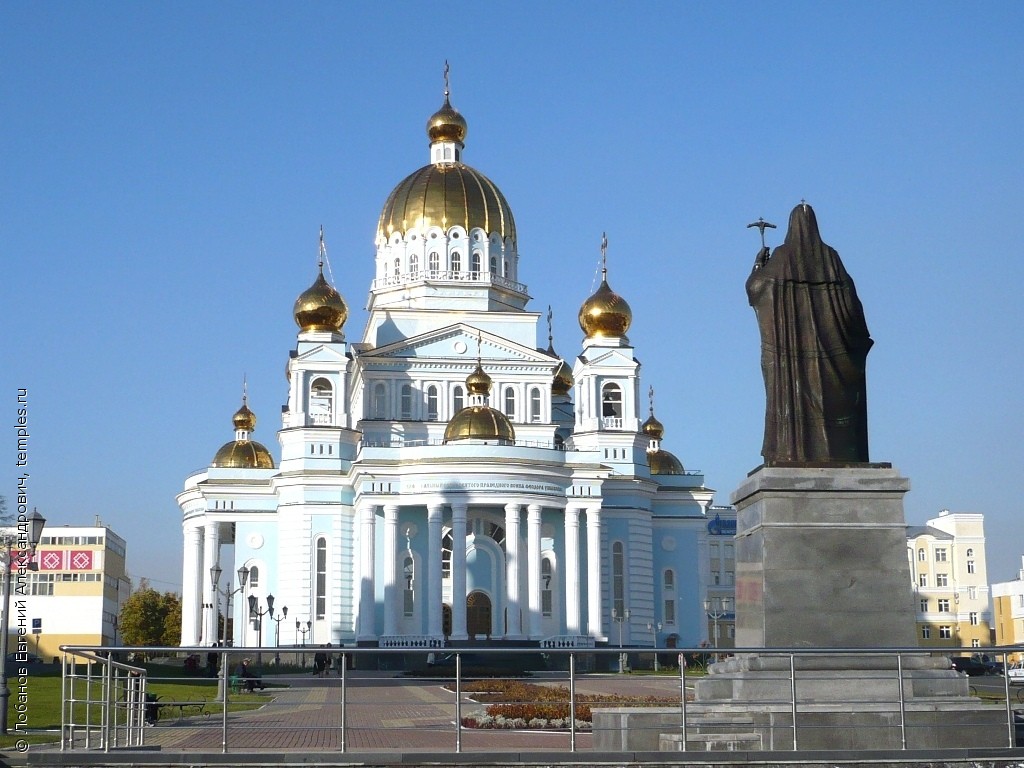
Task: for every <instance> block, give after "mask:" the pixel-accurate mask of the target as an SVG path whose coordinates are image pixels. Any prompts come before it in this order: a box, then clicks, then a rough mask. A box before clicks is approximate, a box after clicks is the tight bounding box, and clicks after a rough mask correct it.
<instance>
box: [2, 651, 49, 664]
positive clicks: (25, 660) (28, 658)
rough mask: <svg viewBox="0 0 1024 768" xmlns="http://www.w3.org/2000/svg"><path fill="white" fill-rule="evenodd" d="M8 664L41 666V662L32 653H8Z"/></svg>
mask: <svg viewBox="0 0 1024 768" xmlns="http://www.w3.org/2000/svg"><path fill="white" fill-rule="evenodd" d="M7 663H8V664H42V663H43V660H42V659H41V658H39V657H38V656H37V655H36V654H34V653H8V654H7Z"/></svg>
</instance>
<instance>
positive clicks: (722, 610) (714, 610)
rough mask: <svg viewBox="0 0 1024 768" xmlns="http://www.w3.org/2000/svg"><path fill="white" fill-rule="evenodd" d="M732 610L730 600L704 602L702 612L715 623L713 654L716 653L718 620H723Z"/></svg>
mask: <svg viewBox="0 0 1024 768" xmlns="http://www.w3.org/2000/svg"><path fill="white" fill-rule="evenodd" d="M731 610H732V600H731V599H730V598H728V597H716V598H715V599H714V600H711V599H708V600H705V601H704V612H705V613H706V614H707V615H708V618H709V619H711V620H712V621H713V622H714V623H715V653H716V655H717V652H718V620H719V619H722V618H725V617H726V616H728V615H729V613H730V612H731Z"/></svg>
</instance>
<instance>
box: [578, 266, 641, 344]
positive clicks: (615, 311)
mask: <svg viewBox="0 0 1024 768" xmlns="http://www.w3.org/2000/svg"><path fill="white" fill-rule="evenodd" d="M579 320H580V328H582V329H583V332H584V333H585V334H586V335H587V337H588V338H590V337H592V336H613V337H620V336H625V335H626V331H628V330H629V326H630V323H632V322H633V311H632V310H631V309H630V308H629V304H627V303H626V300H625V299H624V298H622V297H621V296H619V295H618V294H617V293H615V292H614V291H613V290H612V289H611V288H609V287H608V280H607V279H604V280H601V287H600V288H598V289H597V292H596V293H594V295H593V296H591V297H590V298H589V299H587V300H586V301H585V302H583V306H582V307H580V317H579Z"/></svg>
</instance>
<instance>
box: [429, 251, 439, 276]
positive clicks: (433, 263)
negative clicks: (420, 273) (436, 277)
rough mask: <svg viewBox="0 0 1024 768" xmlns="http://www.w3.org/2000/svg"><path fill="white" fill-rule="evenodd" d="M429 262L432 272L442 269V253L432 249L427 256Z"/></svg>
mask: <svg viewBox="0 0 1024 768" xmlns="http://www.w3.org/2000/svg"><path fill="white" fill-rule="evenodd" d="M427 264H428V268H429V269H430V271H431V272H439V271H440V270H441V255H440V254H439V253H438V252H437V251H431V252H430V255H429V256H428V257H427Z"/></svg>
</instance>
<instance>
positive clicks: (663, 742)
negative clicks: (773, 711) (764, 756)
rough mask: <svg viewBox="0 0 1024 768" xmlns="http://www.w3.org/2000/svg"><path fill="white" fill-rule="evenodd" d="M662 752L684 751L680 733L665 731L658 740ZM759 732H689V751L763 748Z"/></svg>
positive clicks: (758, 749)
mask: <svg viewBox="0 0 1024 768" xmlns="http://www.w3.org/2000/svg"><path fill="white" fill-rule="evenodd" d="M658 747H659V749H660V751H662V752H682V751H683V737H682V735H681V734H678V733H663V734H661V738H660V739H659V740H658ZM762 748H763V747H762V744H761V734H759V733H688V734H686V751H687V752H742V751H748V750H755V751H760V750H761V749H762Z"/></svg>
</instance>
